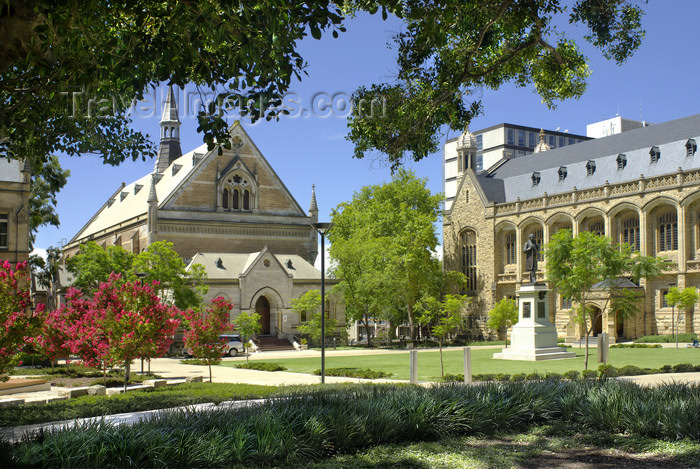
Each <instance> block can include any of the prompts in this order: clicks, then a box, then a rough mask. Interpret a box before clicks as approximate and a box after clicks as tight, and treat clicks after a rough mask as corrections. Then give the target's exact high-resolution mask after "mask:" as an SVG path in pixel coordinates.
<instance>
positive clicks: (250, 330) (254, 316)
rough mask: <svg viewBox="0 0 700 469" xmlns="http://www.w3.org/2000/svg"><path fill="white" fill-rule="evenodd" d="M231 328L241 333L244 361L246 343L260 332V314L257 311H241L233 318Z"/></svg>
mask: <svg viewBox="0 0 700 469" xmlns="http://www.w3.org/2000/svg"><path fill="white" fill-rule="evenodd" d="M232 324H233V328H234V329H235V330H237V331H238V332H239V333H240V334H241V338H242V339H243V346H244V347H245V351H246V354H245V361H246V363H247V362H248V344H249V343H250V340H251V339H252V338H254V337H255V336H256V335H258V334H259V333H260V331H261V330H262V324H260V315H259V314H258V313H247V312H245V311H242V312H241V314H239V315H238V317H236V319H234V320H233V323H232Z"/></svg>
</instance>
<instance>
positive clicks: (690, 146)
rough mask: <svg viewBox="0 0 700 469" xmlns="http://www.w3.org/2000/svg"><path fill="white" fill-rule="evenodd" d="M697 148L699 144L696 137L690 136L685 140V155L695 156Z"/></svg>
mask: <svg viewBox="0 0 700 469" xmlns="http://www.w3.org/2000/svg"><path fill="white" fill-rule="evenodd" d="M697 149H698V144H697V143H695V139H694V138H689V139H688V141H687V142H685V156H693V155H694V154H695V152H696V151H697Z"/></svg>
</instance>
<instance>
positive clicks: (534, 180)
mask: <svg viewBox="0 0 700 469" xmlns="http://www.w3.org/2000/svg"><path fill="white" fill-rule="evenodd" d="M539 183H540V172H539V171H535V172H534V173H532V186H533V187H534V186H537V185H539Z"/></svg>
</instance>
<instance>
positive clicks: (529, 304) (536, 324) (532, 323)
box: [493, 283, 576, 361]
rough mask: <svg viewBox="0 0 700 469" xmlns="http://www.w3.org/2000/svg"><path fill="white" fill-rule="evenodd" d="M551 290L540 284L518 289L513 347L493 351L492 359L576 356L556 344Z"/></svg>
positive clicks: (534, 359)
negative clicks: (551, 314)
mask: <svg viewBox="0 0 700 469" xmlns="http://www.w3.org/2000/svg"><path fill="white" fill-rule="evenodd" d="M548 292H549V290H548V289H547V286H546V285H544V284H541V283H535V284H532V283H528V284H524V285H522V286H521V287H520V289H519V290H517V291H516V292H515V293H516V294H517V295H518V297H519V301H518V304H519V306H518V323H517V324H516V325H515V326H513V332H512V333H511V346H510V348H504V349H503V351H502V352H501V353H494V354H493V358H496V359H500V360H524V361H540V360H556V359H562V358H574V357H576V353H574V352H567V351H566V350H565V349H562V348H561V347H559V346H558V345H557V331H556V328H555V327H554V324H552V323H551V322H550V321H549V303H548V300H547V294H548Z"/></svg>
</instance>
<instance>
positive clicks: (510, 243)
mask: <svg viewBox="0 0 700 469" xmlns="http://www.w3.org/2000/svg"><path fill="white" fill-rule="evenodd" d="M515 259H516V258H515V233H508V235H507V236H506V264H515Z"/></svg>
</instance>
